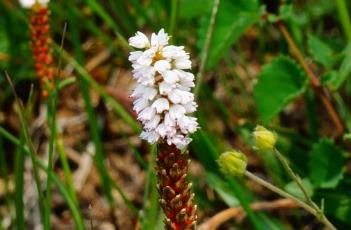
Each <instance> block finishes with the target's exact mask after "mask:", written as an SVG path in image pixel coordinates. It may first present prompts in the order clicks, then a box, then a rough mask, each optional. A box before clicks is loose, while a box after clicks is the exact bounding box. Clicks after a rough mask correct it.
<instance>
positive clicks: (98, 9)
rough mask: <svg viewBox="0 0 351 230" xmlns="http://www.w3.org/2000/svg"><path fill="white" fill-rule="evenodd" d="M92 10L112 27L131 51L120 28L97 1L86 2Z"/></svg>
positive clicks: (88, 0)
mask: <svg viewBox="0 0 351 230" xmlns="http://www.w3.org/2000/svg"><path fill="white" fill-rule="evenodd" d="M86 2H87V3H88V5H89V6H90V8H91V9H92V10H93V11H95V12H96V13H97V14H98V15H99V16H100V17H101V18H102V19H103V20H104V21H105V22H106V24H107V25H108V26H109V27H111V28H112V29H113V30H114V31H115V33H116V34H117V36H118V39H119V40H120V42H121V45H122V46H123V47H124V48H126V49H130V46H129V45H128V41H127V39H126V38H125V37H124V36H123V35H122V33H121V29H120V27H119V26H118V25H117V24H116V23H115V21H114V19H113V18H112V17H111V16H110V15H109V14H108V13H107V12H106V11H105V10H104V8H103V7H102V6H101V5H100V4H99V3H98V2H97V1H96V0H86Z"/></svg>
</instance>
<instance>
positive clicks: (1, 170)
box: [0, 137, 14, 222]
mask: <svg viewBox="0 0 351 230" xmlns="http://www.w3.org/2000/svg"><path fill="white" fill-rule="evenodd" d="M0 177H1V178H3V179H4V193H3V194H4V199H5V204H6V208H7V213H9V215H10V217H11V220H13V219H14V217H13V216H12V212H11V200H10V199H11V198H10V197H11V194H10V191H9V175H8V166H7V161H6V157H5V151H4V143H3V139H2V137H0ZM11 222H12V221H11Z"/></svg>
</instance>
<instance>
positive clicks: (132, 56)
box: [128, 51, 143, 62]
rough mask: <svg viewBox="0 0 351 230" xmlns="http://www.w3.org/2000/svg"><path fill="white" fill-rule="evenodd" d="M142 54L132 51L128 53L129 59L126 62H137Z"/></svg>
mask: <svg viewBox="0 0 351 230" xmlns="http://www.w3.org/2000/svg"><path fill="white" fill-rule="evenodd" d="M142 54H143V52H142V51H133V52H130V53H129V57H128V60H129V61H131V62H135V61H136V60H138V58H140V56H141V55H142Z"/></svg>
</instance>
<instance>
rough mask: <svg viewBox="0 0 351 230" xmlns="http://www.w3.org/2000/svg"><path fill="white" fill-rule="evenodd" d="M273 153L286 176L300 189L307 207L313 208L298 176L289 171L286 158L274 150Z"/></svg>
mask: <svg viewBox="0 0 351 230" xmlns="http://www.w3.org/2000/svg"><path fill="white" fill-rule="evenodd" d="M273 152H274V154H275V156H276V157H277V158H278V159H279V161H280V162H281V163H282V165H283V167H284V168H285V170H286V171H287V172H288V174H289V176H290V177H291V179H293V180H294V181H295V182H296V184H297V186H298V187H299V188H300V190H301V191H302V193H303V195H304V196H305V199H306V201H307V203H308V204H309V205H311V206H315V204H314V203H313V201H312V199H311V197H310V196H309V195H308V193H307V191H306V189H305V188H304V186H303V184H302V181H301V179H300V177H299V176H298V175H296V174H295V173H294V171H293V170H292V169H291V167H290V165H289V163H288V161H287V160H286V158H285V157H284V156H283V155H282V154H281V153H280V152H279V151H278V149H276V148H274V150H273Z"/></svg>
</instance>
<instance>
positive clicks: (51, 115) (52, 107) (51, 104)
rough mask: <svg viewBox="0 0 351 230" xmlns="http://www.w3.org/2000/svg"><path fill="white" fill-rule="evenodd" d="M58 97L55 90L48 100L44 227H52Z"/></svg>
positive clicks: (47, 228)
mask: <svg viewBox="0 0 351 230" xmlns="http://www.w3.org/2000/svg"><path fill="white" fill-rule="evenodd" d="M56 99H57V93H56V90H54V91H53V92H52V93H51V95H50V96H49V100H48V105H47V106H48V110H47V111H48V115H47V117H48V126H49V130H50V138H49V156H48V166H47V170H48V171H47V179H46V194H45V212H44V229H46V230H49V229H50V214H51V181H52V174H53V165H54V162H53V161H54V151H55V139H56Z"/></svg>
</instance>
